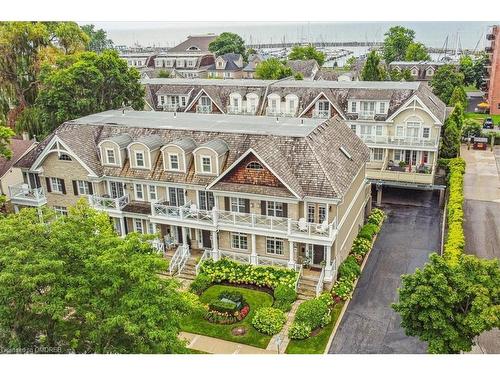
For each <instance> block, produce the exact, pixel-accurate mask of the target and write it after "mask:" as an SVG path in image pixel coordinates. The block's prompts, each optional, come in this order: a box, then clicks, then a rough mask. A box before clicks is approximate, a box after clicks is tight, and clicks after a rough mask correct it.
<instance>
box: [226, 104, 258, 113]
mask: <svg viewBox="0 0 500 375" xmlns="http://www.w3.org/2000/svg"><path fill="white" fill-rule="evenodd" d="M255 112H257V108H255V107H250V108H248V107H247V106H245V105H243V106H240V107H238V106H234V105H229V106H227V114H228V115H255Z"/></svg>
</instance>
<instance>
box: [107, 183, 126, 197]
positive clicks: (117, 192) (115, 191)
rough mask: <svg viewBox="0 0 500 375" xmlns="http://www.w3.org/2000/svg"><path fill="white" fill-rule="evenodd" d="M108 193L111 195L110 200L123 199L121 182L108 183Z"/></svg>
mask: <svg viewBox="0 0 500 375" xmlns="http://www.w3.org/2000/svg"><path fill="white" fill-rule="evenodd" d="M109 191H110V194H111V198H120V197H123V195H124V193H125V191H124V188H123V183H122V182H116V181H110V182H109Z"/></svg>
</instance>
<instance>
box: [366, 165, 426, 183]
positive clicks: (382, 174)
mask: <svg viewBox="0 0 500 375" xmlns="http://www.w3.org/2000/svg"><path fill="white" fill-rule="evenodd" d="M434 172H435V165H433V166H432V168H431V169H430V173H418V172H417V170H416V168H415V167H413V170H412V171H411V172H404V171H390V170H387V169H382V170H380V169H366V177H367V178H369V179H371V180H384V181H392V182H401V183H410V184H418V185H432V184H433V183H434Z"/></svg>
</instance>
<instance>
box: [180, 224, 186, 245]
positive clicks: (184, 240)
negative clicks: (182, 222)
mask: <svg viewBox="0 0 500 375" xmlns="http://www.w3.org/2000/svg"><path fill="white" fill-rule="evenodd" d="M181 231H182V244H183V245H187V244H188V243H187V231H186V227H181Z"/></svg>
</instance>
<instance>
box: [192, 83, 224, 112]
mask: <svg viewBox="0 0 500 375" xmlns="http://www.w3.org/2000/svg"><path fill="white" fill-rule="evenodd" d="M202 93H203V94H205V95H206V96H208V97H209V98H210V100H211V101H212V104H214V105H215V106H216V107H217V108H218V109H219V111H220V112H221V113H222V114H225V113H226V112H224V111H223V110H222V109H221V108H220V107H219V106H218V105H217V103H216V102H215V101H214V100H213V99H212V97H211V96H210V95H208V94H207V92H206V91H205V90H204V89H201V90H200V91H199V92H198V94H196V96H195V97H194V98H193V100H192V101H191V103H190V104H189V105H188V106H187V107H186V109H185V110H184V112H187V111H189V110H190V109H191V108H193V105H194V104H195V103H196V102H197V101H198V99H200V97H201V95H202Z"/></svg>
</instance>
